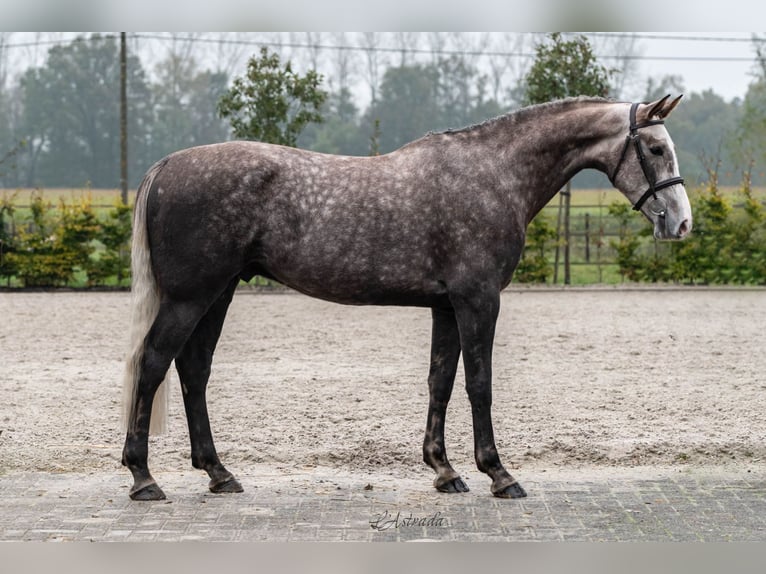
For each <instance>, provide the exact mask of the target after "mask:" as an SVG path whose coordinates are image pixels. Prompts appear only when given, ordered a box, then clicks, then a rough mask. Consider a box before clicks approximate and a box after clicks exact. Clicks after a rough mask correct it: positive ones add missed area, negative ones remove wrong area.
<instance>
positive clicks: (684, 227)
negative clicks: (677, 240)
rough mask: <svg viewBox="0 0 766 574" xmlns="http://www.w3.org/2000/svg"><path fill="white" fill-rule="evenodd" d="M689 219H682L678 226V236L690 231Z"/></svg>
mask: <svg viewBox="0 0 766 574" xmlns="http://www.w3.org/2000/svg"><path fill="white" fill-rule="evenodd" d="M690 229H691V228H690V226H689V220H688V219H684V220H683V221H682V222H681V225H679V226H678V237H684V236H685V235H686V234H687V233H689V231H690Z"/></svg>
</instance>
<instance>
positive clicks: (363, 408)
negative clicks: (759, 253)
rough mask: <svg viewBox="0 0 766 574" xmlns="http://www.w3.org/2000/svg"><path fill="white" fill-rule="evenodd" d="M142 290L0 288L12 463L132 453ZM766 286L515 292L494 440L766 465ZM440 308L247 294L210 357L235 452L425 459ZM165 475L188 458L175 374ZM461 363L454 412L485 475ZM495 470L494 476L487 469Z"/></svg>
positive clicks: (237, 461) (510, 449) (508, 449)
mask: <svg viewBox="0 0 766 574" xmlns="http://www.w3.org/2000/svg"><path fill="white" fill-rule="evenodd" d="M128 306H129V295H128V294H127V293H0V396H2V406H1V407H0V431H1V433H2V434H0V474H3V473H9V472H24V471H27V472H28V471H32V472H34V471H47V472H64V473H66V472H93V473H96V472H99V473H101V472H107V473H124V474H125V479H126V483H129V473H128V472H127V471H126V470H124V469H123V468H122V467H121V466H120V454H121V450H122V440H123V436H122V434H121V433H120V431H119V424H118V419H119V400H120V398H121V388H120V385H121V373H122V359H123V356H124V352H125V347H126V343H127V331H128V316H129V308H128ZM764 325H766V291H764V290H705V289H700V290H681V289H669V290H659V291H651V290H647V291H642V290H637V291H634V290H627V289H619V288H617V289H614V288H608V289H607V288H602V289H585V290H565V291H562V290H553V289H549V290H545V289H543V290H532V289H529V290H525V289H521V290H514V291H509V292H506V293H504V294H503V300H502V311H501V315H500V320H499V323H498V328H497V338H496V346H495V357H494V373H495V381H494V405H493V409H494V410H493V414H494V421H495V436H496V439H497V443H498V448H499V451H500V453H501V457H502V459H503V460H504V462H505V463H506V466H508V467H509V468H510V469H516V470H512V472H513V474H514V475H516V476H517V477H519V478H520V480H522V482H523V473H524V469H532V470H534V471H535V472H540V471H546V470H550V471H552V472H556V471H557V470H559V471H562V470H563V471H566V469H576V468H583V467H588V466H592V465H595V466H598V467H599V468H601V469H604V468H607V469H608V468H613V469H614V470H615V472H621V471H624V470H625V469H626V468H630V467H637V466H644V465H656V466H673V467H676V466H678V467H679V468H695V467H698V466H718V467H731V466H732V465H734V466H739V467H742V466H743V465H745V466H747V465H750V466H753V465H755V466H760V465H762V464H763V462H761V461H762V460H764V459H765V458H766V417H764V412H766V410H765V408H764V407H766V354H764V347H765V346H766V345H765V343H766V334H765V331H764ZM429 343H430V312H429V311H428V310H424V309H405V308H381V307H360V308H356V307H345V306H340V305H334V304H330V303H325V302H322V301H318V300H314V299H309V298H307V297H304V296H302V295H297V294H292V293H281V294H263V293H259V294H253V293H250V292H240V293H238V294H237V296H236V297H235V299H234V302H233V304H232V307H231V309H230V311H229V315H228V319H227V323H226V326H225V328H224V333H223V336H222V338H221V342H220V344H219V346H218V351H217V353H216V359H215V361H214V363H213V375H212V377H211V383H210V387H209V392H208V396H209V407H210V412H211V419H212V425H213V431H214V434H215V437H216V444H217V446H218V450H219V454H220V455H221V458H222V460H223V461H224V463H225V464H226V465H227V466H228V467H229V468H230V469H231V470H232V471H233V472H234V473H235V474H236V473H238V472H248V470H249V469H252V468H254V467H269V468H273V469H274V471H275V472H282V473H288V474H289V473H290V472H295V473H301V472H306V471H307V470H310V469H312V468H317V467H322V468H331V469H337V471H338V472H342V473H352V474H356V475H358V476H364V475H365V474H366V473H376V474H386V475H391V476H395V477H401V478H407V479H420V478H421V477H422V479H423V481H424V484H430V480H431V478H432V476H433V475H432V472H431V470H430V469H428V468H427V467H426V466H425V465H424V464H423V463H422V462H421V445H422V439H423V430H424V424H425V417H426V409H427V404H428V391H427V383H426V375H427V372H428V355H429ZM173 385H174V386H173V390H172V399H171V400H172V405H171V419H170V431H169V433H168V434H166V435H163V436H160V437H156V438H152V440H151V443H150V465H151V468H152V469H153V470H155V471H158V472H161V471H163V470H165V471H175V470H186V469H190V462H189V444H188V438H187V432H186V421H185V417H184V414H183V407H182V404H181V393H180V390H179V389H178V378H177V376H174V379H173ZM463 385H464V379H463V376H462V366H461V371H460V372H459V375H458V380H457V381H456V387H455V392H454V393H453V399H452V402H451V404H450V408H449V411H448V415H447V416H448V419H447V448H448V453H449V456H450V460H451V461H452V463H453V465H454V466H455V468H456V469H457V470H458V471H459V472H462V473H464V474H471V475H473V476H475V475H476V474H477V471H476V470H475V466H474V463H473V453H472V445H473V439H472V434H471V422H470V407H469V403H468V400H467V397H466V394H465V392H464V390H463ZM488 484H489V483H488V481H487V485H488Z"/></svg>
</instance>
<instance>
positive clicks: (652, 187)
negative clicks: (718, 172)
mask: <svg viewBox="0 0 766 574" xmlns="http://www.w3.org/2000/svg"><path fill="white" fill-rule="evenodd" d="M638 106H639V104H638V103H637V102H636V103H633V104H632V105H631V106H630V133H629V134H628V135H627V136H626V137H625V145H624V146H623V147H622V153H621V154H620V161H618V162H617V167H615V168H614V172H613V173H612V177H611V178H610V179H611V180H612V182H613V183H614V181H615V177H617V172H618V171H619V170H620V167H621V166H622V162H623V161H624V160H625V156H626V155H627V153H628V148H629V147H630V144H631V143H632V144H633V147H634V148H635V150H636V155H637V156H638V163H639V165H641V171H643V172H644V177H645V178H646V181H647V182H648V183H649V189H647V190H646V191H645V192H644V194H643V195H642V196H641V198H640V199H639V200H638V201H637V202H636V203H635V205H634V206H633V209H634V210H635V211H640V210H641V207H642V206H643V205H644V203H646V200H647V199H649V198H650V197H653V198H654V199H657V192H658V191H660V190H661V189H665V188H666V187H670V186H673V185H676V184H679V183H680V184H683V183H684V178H682V177H671V178H668V179H664V180H662V181H654V178H653V177H651V176H650V175H651V174H650V172H649V169H648V167H647V164H646V156H645V155H644V150H643V149H641V140H640V139H639V137H638V130H640V129H641V128H647V127H649V126H656V125H660V124H664V123H665V121H664V120H647V121H645V122H642V123H640V124H637V123H636V110H637V109H638ZM664 215H665V212H664V211H662V212H661V213H660V216H664Z"/></svg>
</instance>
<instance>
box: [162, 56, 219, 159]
mask: <svg viewBox="0 0 766 574" xmlns="http://www.w3.org/2000/svg"><path fill="white" fill-rule="evenodd" d="M156 75H157V77H158V79H159V82H157V83H156V84H154V85H153V86H152V95H153V102H154V106H153V112H154V121H153V122H152V157H154V158H159V157H162V156H165V155H167V154H168V153H170V152H173V151H176V150H178V149H182V148H186V147H191V146H195V145H202V144H209V143H215V142H219V141H221V140H224V139H226V136H227V131H228V130H227V126H226V123H225V122H224V121H223V120H221V118H220V117H219V116H218V114H217V113H216V104H217V103H218V100H219V99H220V97H221V95H223V94H224V93H225V92H226V81H227V78H226V75H225V74H224V73H223V72H211V71H209V70H205V71H200V70H199V69H198V67H197V63H196V61H195V60H194V58H192V57H191V56H189V57H186V58H183V57H181V56H179V55H177V54H174V53H171V54H169V55H168V57H167V58H166V59H165V60H164V61H162V62H160V63H159V65H158V66H157V74H156Z"/></svg>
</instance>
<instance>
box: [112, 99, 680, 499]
mask: <svg viewBox="0 0 766 574" xmlns="http://www.w3.org/2000/svg"><path fill="white" fill-rule="evenodd" d="M679 99H680V97H679V98H676V99H675V100H672V101H671V100H670V99H669V96H666V97H664V98H662V99H660V100H657V101H655V102H651V103H646V104H635V103H634V104H630V103H623V102H614V101H609V100H603V99H594V98H573V99H566V100H561V101H556V102H553V103H548V104H542V105H537V106H532V107H529V108H525V109H521V110H518V111H515V112H512V113H509V114H506V115H503V116H500V117H497V118H494V119H491V120H488V121H486V122H484V123H482V124H480V125H476V126H471V127H468V128H464V129H460V130H449V131H446V132H441V133H431V134H428V135H426V136H425V137H423V138H421V139H419V140H417V141H414V142H412V143H410V144H408V145H405V146H404V147H402V148H401V149H399V150H396V151H394V152H392V153H389V154H385V155H381V156H377V157H341V156H333V155H325V154H320V153H312V152H310V151H304V150H299V149H293V148H287V147H280V146H276V145H268V144H264V143H257V142H244V141H240V142H229V143H222V144H217V145H209V146H201V147H194V148H190V149H186V150H183V151H179V152H177V153H174V154H172V155H170V156H168V157H166V158H164V159H162V160H161V161H159V162H158V163H156V164H155V165H154V166H152V168H151V169H149V171H148V173H147V174H146V176H145V178H144V180H143V182H142V183H141V185H140V188H139V190H138V195H137V198H136V204H135V212H134V227H133V240H132V241H133V243H132V255H133V261H132V265H133V311H132V327H131V341H132V342H131V349H130V352H129V357H128V360H127V367H126V373H125V385H124V389H125V391H124V396H125V400H124V405H125V407H124V420H125V423H126V431H127V436H126V440H125V448H124V450H123V458H122V462H123V464H124V465H126V466H127V467H128V468H129V469H130V471H131V473H132V474H133V479H134V484H133V486H132V488H131V490H130V496H131V498H133V499H136V500H157V499H162V498H164V497H165V495H164V493H163V492H162V490H161V489H160V487H159V486H158V485H157V483H156V482H155V480H154V479H153V478H152V476H151V474H150V472H149V468H148V464H147V457H148V437H149V432H150V421H151V422H152V423H161V422H162V416H163V414H162V412H161V409H158V408H155V410H154V414H152V413H153V408H152V407H153V403H154V404H155V407H158V406H161V405H163V404H164V400H163V399H162V398H159V397H158V399H157V400H156V401H155V400H154V399H155V394H156V393H157V391H158V389H159V388H161V387H167V385H166V384H165V385H162V383H163V380H164V378H165V376H166V373H167V372H168V370H169V368H170V365H171V362H172V361H173V360H175V365H176V369H177V371H178V374H179V376H180V380H181V388H182V392H183V401H184V406H185V410H186V416H187V420H188V425H189V435H190V439H191V453H192V454H191V460H192V464H193V466H194V467H195V468H199V469H204V470H206V471H207V473H208V475H209V477H210V484H209V488H210V490H211V491H213V492H240V491H241V490H242V487H241V485H240V483H239V482H238V481H237V480H236V479H235V478H234V476H233V475H232V474H231V473H230V472H229V471H228V470H226V468H225V467H224V466H223V464H222V463H221V461H220V460H219V458H218V455H217V453H216V450H215V446H214V444H213V438H212V434H211V429H210V423H209V420H208V413H207V404H206V399H205V393H206V386H207V382H208V377H209V375H210V365H211V361H212V359H213V352H214V350H215V347H216V343H217V341H218V338H219V336H220V334H221V329H222V326H223V322H224V317H225V315H226V311H227V308H228V307H229V303H230V302H231V299H232V296H233V294H234V291H235V289H236V287H237V284H238V283H239V282H240V280H246V281H247V280H249V279H251V278H252V277H254V276H255V275H260V276H262V277H268V278H272V279H275V280H277V281H279V282H280V283H283V284H284V285H287V286H289V287H292V288H293V289H295V290H297V291H300V292H302V293H305V294H307V295H310V296H312V297H319V298H322V299H326V300H328V301H335V302H338V303H345V304H349V305H368V304H371V305H414V306H422V307H430V308H431V310H432V317H433V331H432V341H431V366H430V372H429V375H428V386H429V391H430V400H429V405H428V416H427V419H426V431H425V441H424V444H423V460H424V461H425V462H426V463H427V464H428V465H429V466H431V467H432V468H433V469H434V470H435V471H436V475H437V476H436V479H435V482H434V485H435V487H436V488H437V489H438V490H440V491H443V492H464V491H466V490H468V488H467V486H466V484H465V482H464V481H463V480H462V479H461V477H460V475H459V474H458V473H457V472H456V471H455V470H454V469H453V468H452V466H451V465H450V463H449V461H448V459H447V453H446V451H445V446H444V425H445V412H446V408H447V403H448V401H449V399H450V395H451V393H452V387H453V383H454V379H455V374H456V370H457V365H458V358H459V356H460V355H461V353H462V356H463V362H464V367H465V381H466V388H467V392H468V397H469V400H470V404H471V412H472V415H473V433H474V448H475V458H476V464H477V466H478V468H479V469H480V470H481V471H482V472H484V473H486V474H488V475H489V477H490V478H491V479H492V485H491V492H492V494H494V495H495V496H498V497H503V498H518V497H522V496H525V492H524V489H523V488H522V487H521V485H520V484H519V483H518V482H516V480H515V479H514V478H513V477H512V476H511V475H510V474H509V473H508V471H506V469H505V468H504V467H503V465H502V463H501V462H500V457H499V455H498V452H497V449H496V447H495V439H494V432H493V428H492V420H491V414H490V407H491V404H492V387H491V385H492V345H493V338H494V333H495V321H496V318H497V315H498V310H499V306H500V291H501V290H502V289H503V288H504V287H506V286H507V285H508V283H509V282H510V281H511V276H512V275H513V271H514V269H515V268H516V265H517V264H518V262H519V259H520V257H521V254H522V250H523V248H524V240H525V233H526V229H527V225H528V224H529V222H530V221H532V218H533V217H534V216H535V215H536V214H537V213H538V212H539V211H540V210H541V209H542V207H543V206H544V205H545V204H546V203H548V202H549V201H550V200H551V198H552V197H553V196H554V195H555V194H556V192H557V191H558V190H560V189H561V188H562V186H564V184H565V183H566V182H567V181H568V180H569V179H571V178H572V176H574V175H575V174H576V173H577V172H579V171H580V170H582V169H584V168H594V169H597V170H600V171H602V172H604V173H606V174H607V176H608V177H609V178H610V180H611V182H612V184H613V185H614V186H615V187H617V188H618V189H619V190H620V191H621V192H622V193H623V194H624V195H625V196H626V197H627V199H628V200H629V201H630V202H631V203H632V204H634V207H635V209H637V210H640V211H641V212H642V213H643V214H644V215H645V216H646V217H647V218H648V219H649V221H651V223H652V224H653V225H654V234H655V236H656V237H657V238H660V239H680V238H683V237H684V236H685V235H687V234H688V233H689V231H690V230H691V226H692V214H691V208H690V205H689V200H688V198H687V196H686V191H685V189H684V186H683V180H682V179H681V177H680V176H679V169H678V163H677V161H676V154H675V150H674V146H673V142H672V141H671V139H670V136H669V135H668V132H667V131H666V129H665V127H664V125H663V120H664V118H665V117H667V116H668V114H670V112H671V111H672V110H673V109H674V108H675V106H676V105H677V103H678V101H679ZM275 408H277V406H275Z"/></svg>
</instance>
